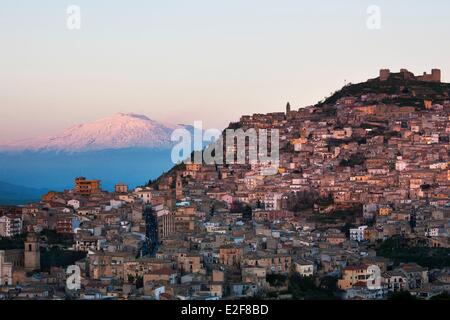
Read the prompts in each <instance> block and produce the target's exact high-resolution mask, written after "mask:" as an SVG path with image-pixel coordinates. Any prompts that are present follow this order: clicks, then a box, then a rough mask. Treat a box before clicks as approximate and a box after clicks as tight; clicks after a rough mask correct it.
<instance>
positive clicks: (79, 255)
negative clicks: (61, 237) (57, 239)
mask: <svg viewBox="0 0 450 320" xmlns="http://www.w3.org/2000/svg"><path fill="white" fill-rule="evenodd" d="M86 254H87V253H86V252H82V251H70V250H62V249H60V248H58V247H52V248H51V249H49V250H42V251H41V269H42V271H49V270H50V268H51V267H62V268H65V267H67V266H69V265H72V264H74V263H75V262H76V261H78V260H81V259H84V258H85V257H86Z"/></svg>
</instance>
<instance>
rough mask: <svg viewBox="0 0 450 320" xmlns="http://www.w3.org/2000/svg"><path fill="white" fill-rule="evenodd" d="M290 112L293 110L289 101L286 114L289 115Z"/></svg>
mask: <svg viewBox="0 0 450 320" xmlns="http://www.w3.org/2000/svg"><path fill="white" fill-rule="evenodd" d="M289 112H291V104H290V103H289V102H288V103H287V105H286V115H289Z"/></svg>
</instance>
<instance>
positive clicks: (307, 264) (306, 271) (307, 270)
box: [294, 259, 314, 277]
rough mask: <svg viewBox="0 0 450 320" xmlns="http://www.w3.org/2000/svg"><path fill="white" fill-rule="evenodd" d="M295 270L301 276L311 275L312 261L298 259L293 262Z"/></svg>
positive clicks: (312, 269)
mask: <svg viewBox="0 0 450 320" xmlns="http://www.w3.org/2000/svg"><path fill="white" fill-rule="evenodd" d="M294 265H295V271H296V272H298V273H299V274H300V275H301V276H303V277H311V276H313V275H314V263H312V262H311V261H307V260H303V259H301V260H298V261H296V262H295V263H294Z"/></svg>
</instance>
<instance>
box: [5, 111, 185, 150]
mask: <svg viewBox="0 0 450 320" xmlns="http://www.w3.org/2000/svg"><path fill="white" fill-rule="evenodd" d="M179 128H185V129H190V130H192V127H191V126H186V125H175V124H167V123H163V122H158V121H155V120H152V119H150V118H148V117H147V116H145V115H140V114H134V113H116V114H114V115H112V116H110V117H106V118H103V119H100V120H96V121H93V122H90V123H86V124H80V125H76V126H73V127H71V128H68V129H66V130H64V131H62V132H61V133H59V134H55V135H49V136H42V137H36V138H30V139H24V140H19V141H13V142H9V143H6V144H4V145H0V150H1V151H25V150H28V151H64V152H85V151H97V150H108V149H124V148H150V149H167V148H170V147H171V146H172V142H171V140H170V136H171V134H172V132H173V131H174V130H175V129H179Z"/></svg>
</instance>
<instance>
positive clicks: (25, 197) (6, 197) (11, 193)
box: [0, 181, 48, 205]
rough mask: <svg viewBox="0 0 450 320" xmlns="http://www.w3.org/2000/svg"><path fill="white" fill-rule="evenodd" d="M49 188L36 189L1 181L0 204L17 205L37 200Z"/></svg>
mask: <svg viewBox="0 0 450 320" xmlns="http://www.w3.org/2000/svg"><path fill="white" fill-rule="evenodd" d="M47 191H48V190H47V189H35V188H29V187H24V186H19V185H15V184H11V183H7V182H3V181H0V205H16V204H23V203H26V202H32V201H37V200H39V199H40V198H41V196H42V195H43V194H45V193H46V192H47Z"/></svg>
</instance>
